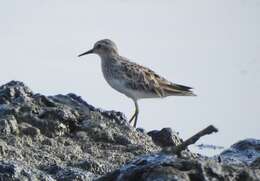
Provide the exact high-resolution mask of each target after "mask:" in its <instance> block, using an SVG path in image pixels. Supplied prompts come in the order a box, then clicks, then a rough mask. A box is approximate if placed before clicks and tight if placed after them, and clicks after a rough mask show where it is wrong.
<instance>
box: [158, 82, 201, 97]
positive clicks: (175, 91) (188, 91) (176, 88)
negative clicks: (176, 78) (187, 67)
mask: <svg viewBox="0 0 260 181" xmlns="http://www.w3.org/2000/svg"><path fill="white" fill-rule="evenodd" d="M162 87H163V90H164V92H165V93H166V95H168V96H171V95H174V96H197V95H196V94H194V93H193V92H192V89H193V88H192V87H188V86H184V85H180V84H167V85H163V86H162Z"/></svg>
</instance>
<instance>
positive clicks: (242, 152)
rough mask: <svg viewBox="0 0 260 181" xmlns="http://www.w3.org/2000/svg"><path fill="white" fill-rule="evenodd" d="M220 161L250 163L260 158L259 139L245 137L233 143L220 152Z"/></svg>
mask: <svg viewBox="0 0 260 181" xmlns="http://www.w3.org/2000/svg"><path fill="white" fill-rule="evenodd" d="M220 158H221V160H222V162H225V163H228V164H242V165H250V164H252V163H253V162H254V161H256V159H259V158H260V140H256V139H245V140H241V141H238V142H237V143H235V144H233V145H232V146H231V147H230V148H229V149H227V150H225V151H223V152H222V153H221V154H220Z"/></svg>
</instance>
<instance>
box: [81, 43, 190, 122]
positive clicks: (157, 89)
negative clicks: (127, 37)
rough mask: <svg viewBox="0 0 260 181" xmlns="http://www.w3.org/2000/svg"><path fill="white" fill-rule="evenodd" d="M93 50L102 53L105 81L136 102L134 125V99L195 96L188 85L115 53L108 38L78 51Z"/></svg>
mask: <svg viewBox="0 0 260 181" xmlns="http://www.w3.org/2000/svg"><path fill="white" fill-rule="evenodd" d="M90 53H95V54H98V55H99V56H100V57H101V60H102V72H103V75H104V77H105V79H106V81H107V82H108V84H109V85H110V86H111V87H113V88H114V89H116V90H117V91H119V92H121V93H123V94H125V95H126V96H127V97H129V98H131V99H132V100H133V101H134V103H135V108H136V109H135V113H134V115H133V116H132V117H131V119H130V121H129V122H130V123H131V122H132V121H133V120H134V127H136V123H137V118H138V113H139V108H138V104H137V100H139V99H144V98H159V97H161V98H162V97H167V96H195V94H193V92H192V91H191V89H192V88H191V87H188V86H184V85H180V84H175V83H172V82H170V81H168V80H166V79H165V78H163V77H161V76H160V75H158V74H156V73H155V72H154V71H152V70H151V69H149V68H146V67H144V66H141V65H138V64H137V63H134V62H131V61H129V60H128V59H127V58H125V57H122V56H120V55H119V54H118V49H117V47H116V45H115V43H114V42H112V41H111V40H108V39H104V40H100V41H98V42H97V43H95V45H94V48H93V49H91V50H89V51H87V52H85V53H83V54H81V55H79V56H83V55H86V54H90Z"/></svg>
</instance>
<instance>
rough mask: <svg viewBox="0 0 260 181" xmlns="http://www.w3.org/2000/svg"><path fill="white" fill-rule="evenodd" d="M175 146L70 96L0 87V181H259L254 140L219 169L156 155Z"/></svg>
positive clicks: (164, 133)
mask: <svg viewBox="0 0 260 181" xmlns="http://www.w3.org/2000/svg"><path fill="white" fill-rule="evenodd" d="M152 140H153V141H154V143H155V144H154V143H153V141H152ZM181 142H182V139H181V138H179V136H178V134H176V133H175V132H174V131H172V130H171V129H170V128H164V129H162V130H160V131H157V130H154V131H150V132H148V133H146V131H145V130H143V129H135V128H133V127H132V126H130V125H129V124H128V122H127V121H126V119H125V117H124V115H123V114H122V113H119V112H115V111H102V110H100V109H96V108H95V107H93V106H91V105H89V104H88V103H87V102H85V101H84V100H82V99H81V98H80V97H79V96H77V95H75V94H68V95H56V96H44V95H41V94H35V93H33V92H32V91H31V90H30V89H29V88H28V87H27V86H25V85H24V84H23V83H22V82H17V81H12V82H9V83H7V84H5V85H3V86H1V87H0V158H1V161H0V181H2V180H15V181H18V180H33V181H34V180H45V181H54V180H60V181H61V180H68V181H70V180H147V181H151V180H241V181H242V180H259V178H260V176H259V170H260V169H259V168H260V164H259V163H260V161H259V160H260V159H259V155H260V154H259V140H254V139H250V140H244V141H241V142H238V143H237V144H235V145H233V146H232V147H231V148H230V149H229V150H226V151H225V152H223V153H222V154H221V155H220V158H221V159H220V160H221V163H218V160H219V159H214V158H210V159H209V158H208V159H207V158H204V157H202V156H201V157H192V156H191V155H190V154H189V153H190V152H189V151H187V150H186V152H187V153H188V154H187V156H186V157H182V158H177V157H176V156H175V155H167V154H163V153H162V152H160V150H161V148H163V147H167V146H175V145H177V144H179V143H181ZM250 155H251V156H250ZM249 157H250V158H249ZM216 158H218V157H216Z"/></svg>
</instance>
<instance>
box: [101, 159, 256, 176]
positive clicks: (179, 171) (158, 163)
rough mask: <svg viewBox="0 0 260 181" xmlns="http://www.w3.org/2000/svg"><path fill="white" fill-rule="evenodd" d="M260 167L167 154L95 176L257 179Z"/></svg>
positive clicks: (135, 161)
mask: <svg viewBox="0 0 260 181" xmlns="http://www.w3.org/2000/svg"><path fill="white" fill-rule="evenodd" d="M258 179H260V170H250V169H248V168H246V167H232V166H228V165H222V164H219V163H217V162H215V161H214V160H185V159H181V158H177V157H175V156H171V155H165V154H152V155H146V156H141V157H139V158H137V159H135V160H133V161H131V162H129V163H128V164H126V165H124V166H122V167H121V168H119V169H117V170H115V171H113V172H111V173H109V174H107V175H105V176H102V177H99V178H98V179H97V180H98V181H113V180H124V181H132V180H140V181H155V180H163V181H175V180H176V181H189V180H191V181H193V180H258Z"/></svg>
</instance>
